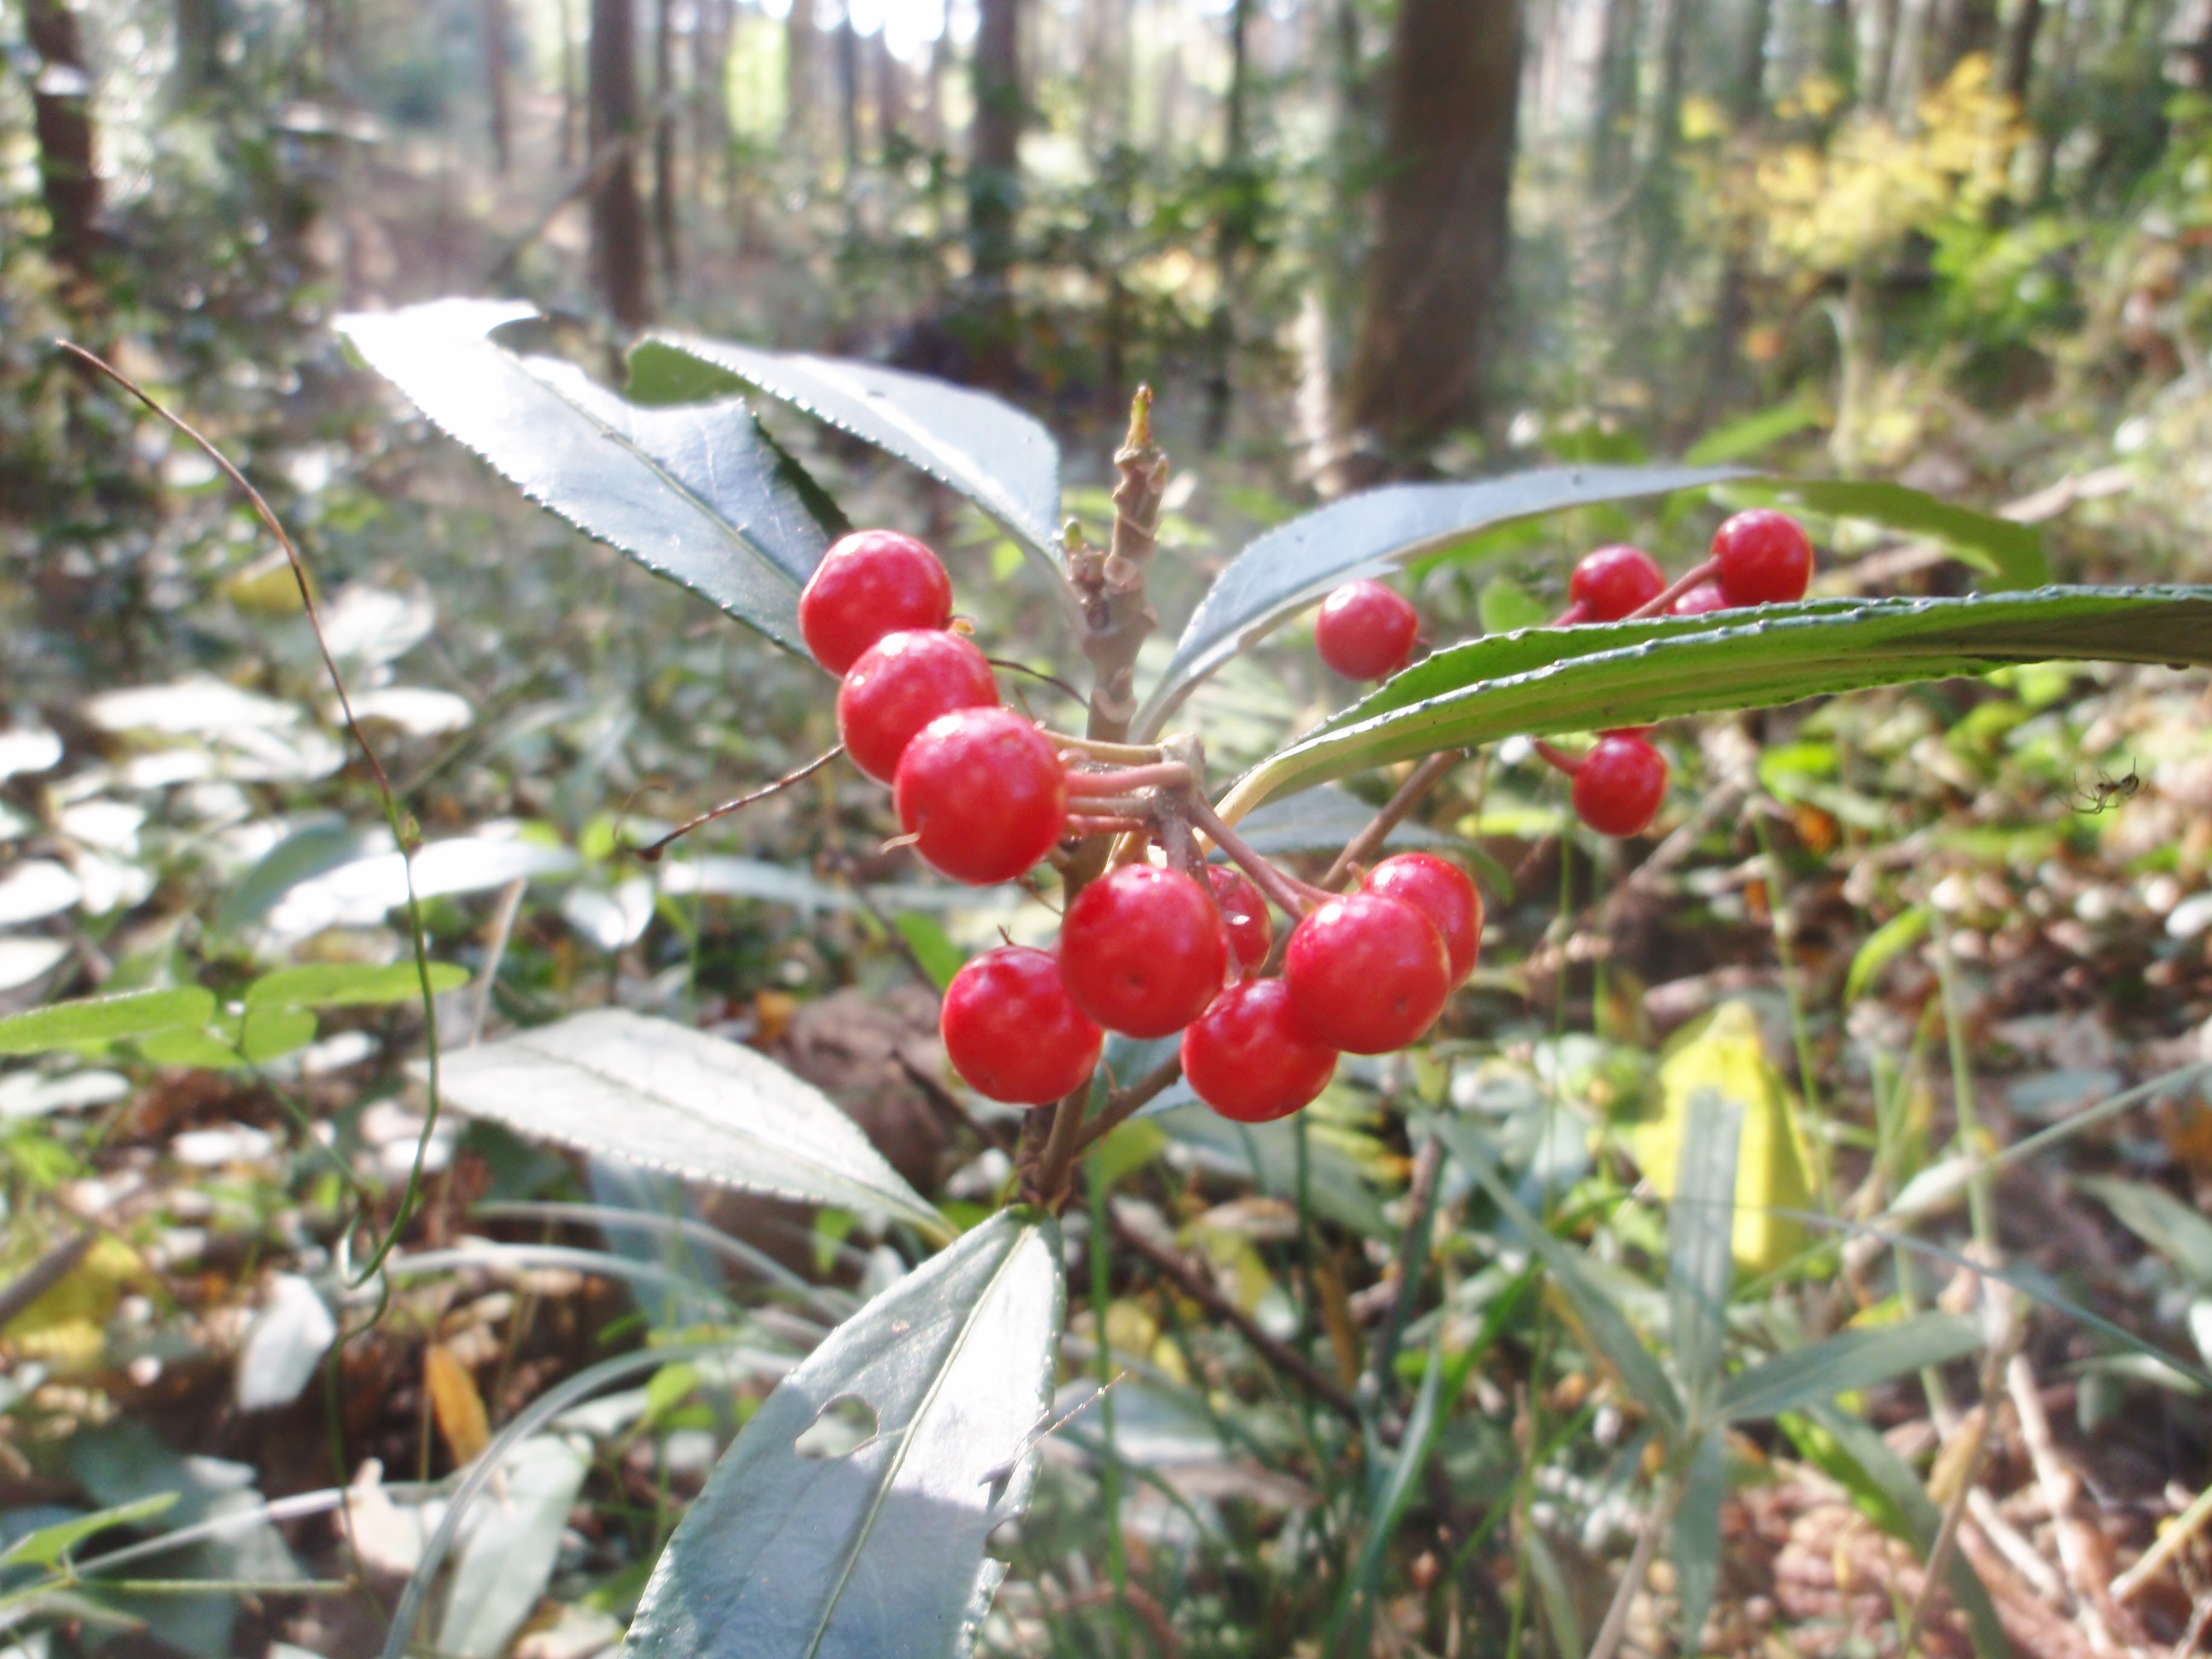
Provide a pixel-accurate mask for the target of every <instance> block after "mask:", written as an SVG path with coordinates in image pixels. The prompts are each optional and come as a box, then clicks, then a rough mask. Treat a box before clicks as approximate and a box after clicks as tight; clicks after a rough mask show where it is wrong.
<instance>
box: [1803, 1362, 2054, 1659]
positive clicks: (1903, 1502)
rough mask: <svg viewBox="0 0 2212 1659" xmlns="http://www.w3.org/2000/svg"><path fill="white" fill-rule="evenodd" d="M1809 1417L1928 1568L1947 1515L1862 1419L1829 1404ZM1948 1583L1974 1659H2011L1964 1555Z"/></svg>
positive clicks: (1955, 1559)
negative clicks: (1876, 1496)
mask: <svg viewBox="0 0 2212 1659" xmlns="http://www.w3.org/2000/svg"><path fill="white" fill-rule="evenodd" d="M1805 1415H1806V1416H1807V1417H1808V1419H1811V1420H1812V1422H1813V1424H1814V1426H1816V1427H1817V1428H1819V1429H1820V1430H1821V1431H1824V1432H1825V1433H1826V1435H1827V1436H1828V1437H1829V1440H1830V1443H1831V1444H1832V1447H1833V1449H1834V1453H1835V1454H1836V1455H1838V1456H1839V1457H1841V1458H1844V1459H1847V1460H1848V1461H1849V1464H1850V1468H1853V1469H1855V1470H1857V1473H1858V1474H1859V1476H1860V1477H1861V1478H1862V1479H1863V1481H1864V1482H1865V1483H1866V1484H1867V1485H1868V1486H1871V1487H1873V1488H1874V1490H1875V1491H1876V1492H1879V1493H1880V1494H1881V1498H1882V1499H1883V1500H1884V1503H1885V1504H1887V1507H1888V1509H1889V1510H1890V1511H1891V1512H1892V1513H1893V1514H1895V1515H1896V1516H1899V1517H1901V1519H1902V1523H1903V1526H1904V1528H1905V1530H1904V1533H1903V1537H1904V1540H1905V1542H1906V1543H1908V1544H1910V1545H1911V1546H1912V1547H1913V1548H1914V1549H1916V1550H1917V1551H1919V1552H1920V1559H1921V1560H1922V1561H1923V1563H1924V1562H1925V1561H1926V1560H1927V1559H1928V1553H1929V1551H1930V1550H1932V1549H1934V1548H1935V1547H1936V1534H1937V1533H1939V1532H1941V1531H1942V1528H1943V1512H1942V1510H1939V1509H1937V1508H1936V1500H1935V1499H1934V1498H1930V1497H1929V1495H1928V1490H1927V1488H1926V1487H1924V1486H1922V1485H1921V1484H1920V1482H1919V1480H1917V1479H1916V1478H1915V1477H1914V1475H1913V1473H1912V1471H1911V1469H1909V1468H1906V1467H1905V1462H1904V1460H1903V1459H1901V1458H1899V1456H1898V1455H1897V1454H1896V1453H1895V1452H1893V1451H1892V1450H1891V1449H1889V1443H1888V1442H1887V1441H1886V1440H1884V1439H1883V1438H1882V1437H1881V1435H1879V1434H1878V1433H1876V1432H1875V1431H1874V1430H1873V1429H1872V1428H1871V1427H1869V1425H1867V1424H1865V1423H1863V1422H1861V1421H1860V1420H1859V1419H1857V1418H1856V1417H1852V1416H1850V1415H1848V1414H1847V1413H1844V1412H1840V1411H1838V1410H1837V1409H1836V1408H1835V1407H1833V1406H1830V1405H1814V1406H1808V1407H1806V1411H1805ZM1838 1479H1839V1480H1841V1483H1842V1484H1843V1485H1844V1486H1848V1487H1850V1488H1853V1489H1854V1490H1856V1489H1857V1487H1858V1486H1859V1484H1860V1482H1859V1481H1857V1480H1850V1479H1848V1478H1846V1477H1843V1476H1839V1477H1838ZM1875 1518H1876V1519H1877V1520H1879V1519H1880V1518H1881V1516H1879V1515H1877V1516H1876V1517H1875ZM1944 1582H1945V1583H1947V1584H1948V1585H1949V1587H1950V1590H1951V1595H1952V1599H1953V1600H1954V1601H1957V1602H1958V1604H1959V1605H1960V1607H1964V1608H1965V1609H1966V1621H1967V1627H1968V1633H1969V1635H1970V1637H1971V1638H1972V1642H1973V1644H1974V1654H1975V1659H2012V1651H2013V1647H2012V1643H2011V1641H2010V1639H2009V1638H2007V1636H2006V1635H2005V1633H2004V1626H2003V1625H2002V1623H2001V1622H2000V1621H1999V1620H1998V1619H1997V1613H1996V1607H1994V1606H1992V1605H1991V1604H1990V1593H1989V1591H1988V1590H1987V1589H1984V1588H1983V1585H1982V1581H1981V1578H1980V1577H1979V1576H1978V1574H1977V1573H1976V1572H1975V1571H1974V1564H1973V1563H1972V1561H1970V1560H1968V1559H1966V1552H1965V1551H1964V1550H1954V1551H1953V1552H1952V1554H1951V1569H1950V1571H1949V1573H1948V1575H1947V1577H1945V1580H1944Z"/></svg>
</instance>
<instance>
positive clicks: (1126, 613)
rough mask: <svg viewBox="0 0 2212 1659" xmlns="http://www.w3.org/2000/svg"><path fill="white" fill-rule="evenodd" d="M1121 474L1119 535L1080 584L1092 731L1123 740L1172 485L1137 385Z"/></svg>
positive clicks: (1146, 395)
mask: <svg viewBox="0 0 2212 1659" xmlns="http://www.w3.org/2000/svg"><path fill="white" fill-rule="evenodd" d="M1114 466H1115V471H1118V472H1120V474H1121V482H1120V483H1118V484H1116V485H1115V489H1114V535H1113V540H1112V542H1111V543H1110V544H1109V546H1108V549H1107V552H1106V556H1105V558H1104V559H1103V561H1100V562H1097V566H1096V568H1095V569H1094V568H1091V567H1090V566H1088V565H1086V566H1085V567H1084V568H1083V569H1082V571H1081V574H1080V576H1079V579H1078V580H1076V581H1075V583H1074V586H1075V588H1076V592H1077V594H1078V597H1079V598H1080V599H1082V600H1083V610H1084V619H1085V623H1087V624H1088V626H1089V630H1090V631H1089V634H1088V635H1087V636H1086V637H1085V640H1084V642H1083V653H1084V655H1085V656H1086V657H1088V658H1090V659H1091V667H1092V668H1093V669H1094V670H1095V671H1096V672H1097V683H1096V684H1094V685H1093V686H1092V688H1091V723H1090V735H1091V737H1093V738H1103V739H1104V740H1105V741H1107V742H1109V743H1119V742H1121V740H1122V739H1123V738H1126V737H1127V736H1128V734H1129V722H1130V721H1131V720H1133V719H1135V718H1136V714H1137V699H1136V694H1135V678H1136V668H1137V648H1138V647H1139V646H1140V645H1142V644H1143V643H1144V641H1145V636H1146V635H1148V634H1150V633H1151V632H1152V629H1153V628H1154V627H1155V626H1156V625H1157V624H1158V620H1159V619H1158V617H1155V616H1154V615H1153V614H1152V606H1151V605H1150V604H1149V603H1147V601H1146V596H1145V573H1146V569H1147V568H1149V567H1150V565H1151V563H1152V553H1153V551H1154V550H1155V549H1156V548H1157V547H1158V544H1159V541H1158V532H1159V522H1160V496H1161V494H1162V492H1163V491H1164V489H1166V487H1167V481H1168V458H1167V455H1166V453H1165V452H1164V451H1163V450H1162V449H1160V447H1158V445H1156V444H1154V443H1153V442H1152V387H1150V386H1139V387H1138V388H1137V395H1136V396H1135V397H1134V398H1132V399H1131V400H1130V403H1129V433H1128V436H1127V439H1126V440H1124V441H1123V443H1122V445H1121V448H1120V449H1119V450H1117V451H1116V452H1115V456H1114Z"/></svg>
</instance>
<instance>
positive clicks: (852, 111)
mask: <svg viewBox="0 0 2212 1659" xmlns="http://www.w3.org/2000/svg"><path fill="white" fill-rule="evenodd" d="M836 41H837V108H838V111H839V113H840V115H841V117H842V121H843V124H844V125H843V127H842V131H843V133H844V137H845V178H846V180H847V184H848V188H849V186H850V183H851V180H852V178H853V175H854V173H858V172H859V171H860V36H859V35H858V34H856V33H854V30H853V10H852V8H851V7H850V6H848V7H847V8H846V9H845V15H844V16H843V17H842V18H841V19H840V20H839V21H838V23H837V35H836ZM848 205H850V198H849V197H848Z"/></svg>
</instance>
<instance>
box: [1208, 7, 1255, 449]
mask: <svg viewBox="0 0 2212 1659" xmlns="http://www.w3.org/2000/svg"><path fill="white" fill-rule="evenodd" d="M1251 17H1252V0H1231V3H1230V7H1229V95H1228V98H1227V100H1226V107H1225V111H1224V125H1223V130H1222V135H1221V179H1220V185H1221V195H1220V207H1219V210H1218V212H1219V217H1218V219H1217V220H1216V222H1215V224H1214V244H1213V264H1214V270H1215V271H1216V272H1217V273H1218V282H1219V283H1220V289H1219V293H1218V295H1217V297H1216V298H1215V300H1214V302H1213V315H1212V318H1210V319H1208V321H1207V325H1206V348H1207V352H1208V355H1209V358H1210V361H1209V362H1208V365H1207V371H1206V429H1205V436H1204V439H1203V442H1204V445H1205V447H1206V449H1207V450H1208V451H1212V450H1214V449H1218V448H1219V447H1220V446H1221V439H1222V435H1224V434H1225V433H1226V432H1227V431H1228V429H1229V401H1230V391H1231V370H1232V368H1233V367H1234V365H1233V364H1232V363H1231V357H1232V356H1234V355H1235V353H1236V349H1237V306H1238V305H1239V304H1241V303H1242V302H1243V297H1244V294H1243V289H1244V283H1243V271H1244V250H1245V248H1246V247H1247V246H1249V243H1250V242H1251V240H1252V237H1253V233H1254V230H1255V223H1254V221H1255V216H1256V211H1257V209H1258V205H1259V204H1258V196H1259V189H1260V181H1259V179H1258V178H1257V177H1256V176H1255V173H1254V172H1253V169H1252V157H1251V154H1250V149H1251V147H1250V145H1249V143H1247V141H1246V137H1245V131H1244V117H1245V103H1246V100H1247V99H1248V98H1249V95H1250V90H1251V86H1250V83H1251V72H1252V54H1251V52H1250V49H1249V42H1250V38H1251Z"/></svg>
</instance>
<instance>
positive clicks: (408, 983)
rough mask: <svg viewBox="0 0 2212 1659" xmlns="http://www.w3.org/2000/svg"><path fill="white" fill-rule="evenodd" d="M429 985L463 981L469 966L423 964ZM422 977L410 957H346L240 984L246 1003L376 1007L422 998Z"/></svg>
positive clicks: (250, 1006) (437, 990)
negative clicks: (380, 959) (386, 959)
mask: <svg viewBox="0 0 2212 1659" xmlns="http://www.w3.org/2000/svg"><path fill="white" fill-rule="evenodd" d="M429 969H430V989H431V991H432V993H433V994H439V995H442V994H444V993H446V992H447V991H456V990H459V988H460V987H462V986H464V985H466V984H467V983H468V982H469V970H468V969H465V968H462V967H459V966H458V965H456V964H455V963H450V962H434V963H430V964H429ZM421 997H422V979H421V977H420V976H419V975H417V974H416V970H415V964H414V963H411V962H392V963H378V964H374V965H372V964H369V963H352V962H332V963H310V964H309V965H307V967H304V968H279V969H276V972H274V973H271V974H264V975H262V976H261V977H260V978H259V979H257V980H255V981H253V983H252V984H251V985H249V986H247V987H246V1008H247V1010H248V1011H249V1012H251V1011H252V1010H254V1009H257V1008H272V1009H273V1008H354V1007H377V1006H382V1005H384V1004H386V1003H392V1002H414V1001H416V1000H420V998H421Z"/></svg>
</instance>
